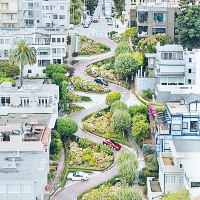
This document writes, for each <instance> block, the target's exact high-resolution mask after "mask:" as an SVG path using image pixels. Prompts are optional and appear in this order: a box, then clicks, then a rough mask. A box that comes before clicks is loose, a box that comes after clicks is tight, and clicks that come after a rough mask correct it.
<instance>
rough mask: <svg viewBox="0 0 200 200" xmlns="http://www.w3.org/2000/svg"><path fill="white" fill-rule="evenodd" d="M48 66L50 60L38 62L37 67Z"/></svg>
mask: <svg viewBox="0 0 200 200" xmlns="http://www.w3.org/2000/svg"><path fill="white" fill-rule="evenodd" d="M49 64H50V60H38V66H39V67H46V66H47V65H49Z"/></svg>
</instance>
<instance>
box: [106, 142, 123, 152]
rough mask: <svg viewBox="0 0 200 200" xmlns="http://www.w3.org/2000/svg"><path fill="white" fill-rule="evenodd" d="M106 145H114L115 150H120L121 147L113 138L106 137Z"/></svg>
mask: <svg viewBox="0 0 200 200" xmlns="http://www.w3.org/2000/svg"><path fill="white" fill-rule="evenodd" d="M103 144H104V145H107V146H110V147H112V148H113V149H114V150H117V151H119V150H120V149H121V145H120V144H118V143H116V142H115V141H113V140H111V139H105V140H104V141H103Z"/></svg>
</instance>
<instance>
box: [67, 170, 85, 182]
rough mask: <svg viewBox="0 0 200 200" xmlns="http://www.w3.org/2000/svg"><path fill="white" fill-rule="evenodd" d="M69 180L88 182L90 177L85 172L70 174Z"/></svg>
mask: <svg viewBox="0 0 200 200" xmlns="http://www.w3.org/2000/svg"><path fill="white" fill-rule="evenodd" d="M67 179H68V180H71V181H87V180H88V179H89V175H88V174H87V173H85V172H75V173H69V174H68V176H67Z"/></svg>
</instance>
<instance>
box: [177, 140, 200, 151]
mask: <svg viewBox="0 0 200 200" xmlns="http://www.w3.org/2000/svg"><path fill="white" fill-rule="evenodd" d="M173 143H174V146H175V148H176V151H177V152H199V153H200V140H173Z"/></svg>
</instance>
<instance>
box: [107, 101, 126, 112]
mask: <svg viewBox="0 0 200 200" xmlns="http://www.w3.org/2000/svg"><path fill="white" fill-rule="evenodd" d="M115 110H122V111H128V107H127V105H126V104H125V103H124V102H121V101H120V100H117V101H115V102H113V103H112V104H111V107H110V113H111V115H113V113H114V112H115Z"/></svg>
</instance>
